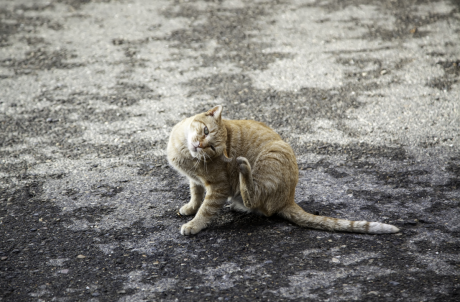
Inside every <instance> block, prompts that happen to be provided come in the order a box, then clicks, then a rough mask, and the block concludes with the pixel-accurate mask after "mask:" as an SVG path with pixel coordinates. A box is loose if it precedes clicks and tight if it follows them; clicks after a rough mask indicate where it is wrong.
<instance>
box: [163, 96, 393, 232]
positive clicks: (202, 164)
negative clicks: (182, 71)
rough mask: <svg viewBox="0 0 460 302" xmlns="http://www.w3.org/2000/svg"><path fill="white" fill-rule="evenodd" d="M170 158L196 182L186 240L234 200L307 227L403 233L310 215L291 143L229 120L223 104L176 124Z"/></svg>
mask: <svg viewBox="0 0 460 302" xmlns="http://www.w3.org/2000/svg"><path fill="white" fill-rule="evenodd" d="M167 157H168V161H169V163H170V165H172V166H173V167H174V168H175V169H176V170H177V171H179V172H180V173H181V174H183V175H185V176H186V177H187V178H188V179H189V181H190V195H191V198H190V201H189V202H188V203H187V204H185V205H184V206H182V207H181V208H180V210H179V213H180V214H181V215H194V214H195V217H194V218H193V219H192V220H191V221H189V222H187V223H186V224H184V225H182V227H181V230H180V232H181V234H182V235H193V234H196V233H198V232H200V231H201V230H203V229H204V228H205V227H206V226H207V225H208V224H209V223H210V222H211V219H212V218H213V217H214V216H216V215H217V213H218V212H219V210H220V209H221V208H222V207H223V206H224V205H225V203H226V201H227V200H228V199H229V198H231V201H232V204H231V205H230V207H231V208H232V209H234V210H237V211H244V212H256V213H260V214H262V215H265V216H272V215H273V214H278V215H280V216H282V217H284V218H286V219H288V220H289V221H291V222H293V223H295V224H297V225H299V226H302V227H307V228H313V229H319V230H328V231H342V232H354V233H369V234H383V233H396V232H398V231H399V229H398V228H397V227H395V226H393V225H389V224H384V223H379V222H367V221H349V220H344V219H337V218H331V217H325V216H317V215H313V214H310V213H307V212H305V211H304V210H303V209H302V208H301V207H300V206H299V205H297V204H296V203H295V201H294V197H295V188H296V185H297V182H298V179H299V176H298V175H299V170H298V167H297V161H296V157H295V154H294V151H293V150H292V148H291V147H290V146H289V144H287V143H286V142H284V141H283V140H282V139H281V137H280V136H279V135H278V134H277V133H276V132H275V131H274V130H272V129H271V128H270V127H268V126H267V125H265V124H264V123H261V122H257V121H252V120H226V119H223V118H222V106H220V105H219V106H216V107H214V108H212V109H210V110H208V111H207V112H204V113H200V114H197V115H195V116H192V117H189V118H186V119H184V120H182V121H181V122H179V123H178V124H177V125H175V126H174V127H173V129H172V131H171V135H170V138H169V142H168V147H167Z"/></svg>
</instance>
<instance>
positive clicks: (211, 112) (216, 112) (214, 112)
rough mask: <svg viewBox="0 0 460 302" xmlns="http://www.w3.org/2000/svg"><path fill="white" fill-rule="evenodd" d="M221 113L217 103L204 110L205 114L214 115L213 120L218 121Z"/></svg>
mask: <svg viewBox="0 0 460 302" xmlns="http://www.w3.org/2000/svg"><path fill="white" fill-rule="evenodd" d="M221 113H222V106H221V105H219V106H216V107H214V108H212V109H210V110H208V112H206V115H208V116H212V117H214V119H215V120H217V121H220V115H221Z"/></svg>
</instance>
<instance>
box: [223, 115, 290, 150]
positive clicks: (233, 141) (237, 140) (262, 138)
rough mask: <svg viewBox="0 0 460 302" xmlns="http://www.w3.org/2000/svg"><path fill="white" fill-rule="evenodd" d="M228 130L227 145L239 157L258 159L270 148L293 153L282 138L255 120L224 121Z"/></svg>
mask: <svg viewBox="0 0 460 302" xmlns="http://www.w3.org/2000/svg"><path fill="white" fill-rule="evenodd" d="M223 122H224V124H225V126H226V128H227V145H228V146H230V149H232V150H234V151H235V152H236V154H235V155H237V156H246V157H254V158H255V157H256V156H257V155H258V154H259V153H260V152H262V151H264V150H265V149H267V147H269V146H272V147H274V146H280V147H281V149H284V150H286V151H287V152H291V151H290V150H291V148H290V147H289V145H288V144H287V143H285V142H284V141H283V140H282V138H281V136H280V135H279V134H278V133H276V132H275V131H274V130H273V129H272V128H270V127H269V126H267V125H266V124H264V123H262V122H258V121H254V120H223Z"/></svg>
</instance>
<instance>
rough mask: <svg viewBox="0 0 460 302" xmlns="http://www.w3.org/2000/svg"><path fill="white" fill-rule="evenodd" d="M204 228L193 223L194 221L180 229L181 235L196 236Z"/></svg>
mask: <svg viewBox="0 0 460 302" xmlns="http://www.w3.org/2000/svg"><path fill="white" fill-rule="evenodd" d="M202 229H204V227H201V226H198V225H196V224H195V223H193V220H192V221H190V222H188V223H186V224H184V225H182V227H181V228H180V233H181V234H182V235H184V236H189V235H195V234H197V233H199V232H200V231H201V230H202Z"/></svg>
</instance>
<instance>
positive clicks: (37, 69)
mask: <svg viewBox="0 0 460 302" xmlns="http://www.w3.org/2000/svg"><path fill="white" fill-rule="evenodd" d="M459 79H460V3H459V2H458V1H448V0H442V1H400V0H386V1H377V0H375V1H371V0H368V1H367V0H350V1H339V0H336V1H333V0H331V1H327V0H325V1H320V0H318V1H308V0H306V1H300V0H299V1H295V0H292V1H291V0H285V1H268V0H266V1H256V0H254V1H249V0H247V1H218V0H216V1H210V0H208V1H204V0H203V1H192V0H190V1H185V0H184V1H160V0H155V1H152V0H120V1H116V0H112V1H110V0H107V1H106V0H94V1H91V0H48V1H41V0H40V1H33V2H32V1H26V0H14V1H13V0H2V1H0V203H1V207H0V301H460V282H459V278H460V277H459V276H460V218H459V217H460V209H459V204H460V130H459V129H460V82H459ZM217 104H222V105H223V106H224V112H223V115H224V117H226V118H230V119H255V120H259V121H263V122H265V123H267V124H268V125H270V126H271V127H272V128H274V129H275V130H276V131H277V132H278V133H280V134H281V135H282V137H283V138H284V139H285V140H286V141H288V142H289V143H290V144H291V145H292V147H293V149H294V150H295V153H296V155H297V158H298V163H299V167H300V169H301V171H300V181H299V184H298V188H297V191H296V201H297V202H298V203H299V204H300V205H301V206H302V207H303V208H304V209H305V210H307V211H309V212H311V213H316V214H320V215H327V216H332V217H340V218H347V219H352V220H369V221H380V222H385V223H391V224H394V225H396V226H398V227H400V228H401V232H400V233H397V234H391V235H362V234H347V233H330V232H323V231H316V230H310V229H302V228H299V227H297V226H295V225H292V224H290V223H288V222H286V221H285V220H283V219H281V218H278V217H270V218H266V217H260V216H255V215H248V214H242V213H235V212H232V211H230V210H229V209H228V208H225V209H223V210H222V212H221V214H220V215H219V217H218V218H217V219H215V221H214V222H213V224H212V225H210V226H209V227H208V228H207V229H205V230H203V231H202V232H201V233H199V234H198V235H196V236H191V237H185V236H182V235H180V232H179V230H180V226H181V225H182V224H184V223H185V222H187V221H189V220H190V219H191V218H190V217H181V216H180V215H179V214H178V209H179V207H180V206H181V205H182V204H184V203H185V202H187V201H188V199H189V197H190V194H189V192H188V183H187V182H186V181H185V179H183V178H182V177H180V176H179V175H178V174H177V173H176V172H175V171H174V170H173V169H172V168H170V167H169V166H168V164H167V161H166V156H165V155H166V154H165V149H166V143H167V139H168V135H169V132H170V130H171V128H172V126H173V125H174V124H176V123H177V122H178V121H180V120H181V119H183V118H184V117H187V116H190V115H193V114H196V113H198V112H201V111H204V110H207V109H209V108H211V107H212V106H214V105H217Z"/></svg>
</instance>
